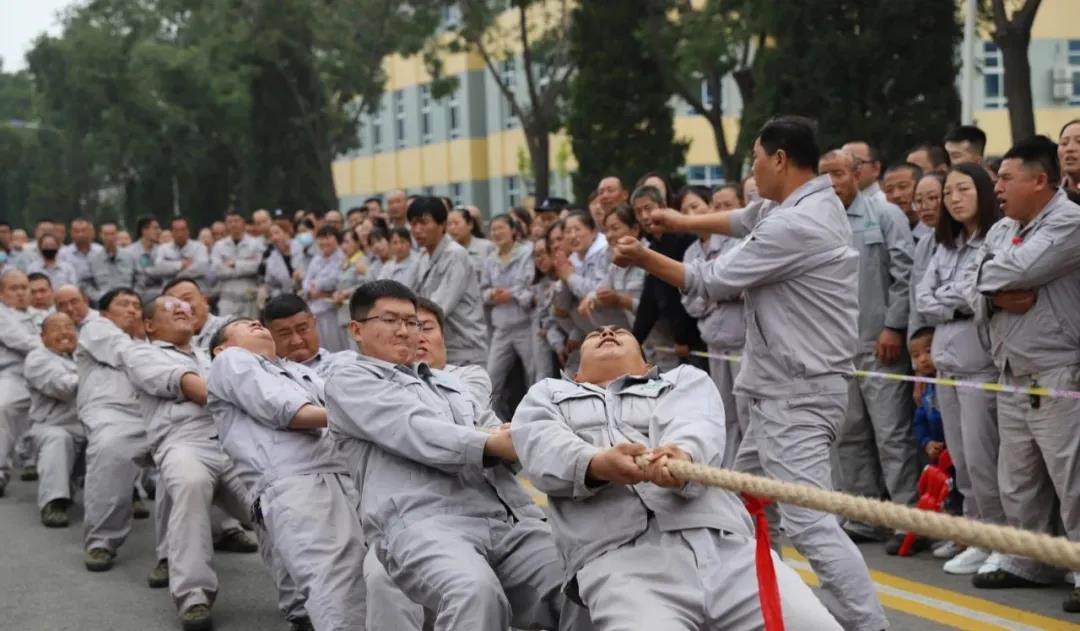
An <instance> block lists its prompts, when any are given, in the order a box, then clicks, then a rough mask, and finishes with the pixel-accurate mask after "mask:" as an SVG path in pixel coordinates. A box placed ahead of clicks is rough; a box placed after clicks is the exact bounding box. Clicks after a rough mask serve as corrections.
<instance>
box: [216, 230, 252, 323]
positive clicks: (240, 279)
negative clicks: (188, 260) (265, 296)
mask: <svg viewBox="0 0 1080 631" xmlns="http://www.w3.org/2000/svg"><path fill="white" fill-rule="evenodd" d="M262 253H263V251H262V247H261V246H260V245H259V242H258V241H256V240H255V239H252V238H251V237H249V236H247V235H244V237H243V238H241V239H240V240H239V241H233V239H232V237H225V238H224V239H221V240H220V241H218V242H217V243H215V244H214V248H213V250H212V251H211V252H210V271H211V273H212V274H213V275H214V278H215V279H216V280H217V282H218V292H219V294H220V298H218V313H220V314H221V315H223V316H244V317H248V318H254V317H256V316H257V315H258V314H257V313H256V308H255V298H256V296H257V294H258V285H259V278H258V276H259V264H260V263H262ZM230 261H231V262H232V265H231V266H230V265H228V262H230Z"/></svg>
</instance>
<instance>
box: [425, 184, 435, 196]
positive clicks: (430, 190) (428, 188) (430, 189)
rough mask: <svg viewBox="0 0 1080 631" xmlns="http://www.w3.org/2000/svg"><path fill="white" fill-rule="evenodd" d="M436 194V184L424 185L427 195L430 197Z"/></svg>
mask: <svg viewBox="0 0 1080 631" xmlns="http://www.w3.org/2000/svg"><path fill="white" fill-rule="evenodd" d="M434 194H435V187H434V186H425V187H424V195H427V196H428V197H431V196H432V195H434Z"/></svg>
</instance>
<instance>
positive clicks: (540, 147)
mask: <svg viewBox="0 0 1080 631" xmlns="http://www.w3.org/2000/svg"><path fill="white" fill-rule="evenodd" d="M523 129H524V131H525V144H526V145H527V146H528V148H529V161H530V162H531V163H532V172H533V185H534V186H535V189H536V190H534V191H533V195H534V196H535V197H536V203H537V204H538V205H539V204H540V203H542V202H543V201H544V200H545V199H547V197H548V192H549V188H550V185H551V184H550V180H551V165H550V163H549V161H548V159H549V154H550V146H551V138H550V137H549V136H548V131H547V127H546V126H544V125H538V126H537V128H529V127H525V128H523Z"/></svg>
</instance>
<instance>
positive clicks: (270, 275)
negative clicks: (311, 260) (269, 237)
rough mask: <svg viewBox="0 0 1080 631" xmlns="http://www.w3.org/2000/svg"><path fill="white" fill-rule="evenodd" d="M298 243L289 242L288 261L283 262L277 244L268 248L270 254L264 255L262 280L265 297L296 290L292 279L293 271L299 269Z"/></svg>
mask: <svg viewBox="0 0 1080 631" xmlns="http://www.w3.org/2000/svg"><path fill="white" fill-rule="evenodd" d="M299 249H300V245H299V244H298V243H296V242H295V241H290V242H289V250H290V251H289V263H288V264H286V263H285V257H284V256H283V255H282V254H281V250H279V249H278V248H277V246H273V247H271V248H270V254H269V255H268V256H267V257H266V259H265V263H266V267H265V268H264V270H263V277H262V282H263V284H264V285H266V290H267V298H273V297H274V296H280V295H281V294H291V293H293V292H295V291H296V281H294V280H293V272H295V271H297V270H299V269H300V265H299V263H300V258H301V257H300V256H298V253H299Z"/></svg>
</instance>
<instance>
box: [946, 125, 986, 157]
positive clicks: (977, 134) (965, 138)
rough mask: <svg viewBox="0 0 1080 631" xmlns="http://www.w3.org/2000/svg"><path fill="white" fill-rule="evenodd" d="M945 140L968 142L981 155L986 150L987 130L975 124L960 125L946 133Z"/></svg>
mask: <svg viewBox="0 0 1080 631" xmlns="http://www.w3.org/2000/svg"><path fill="white" fill-rule="evenodd" d="M945 142H967V143H971V146H972V147H973V148H974V149H975V153H978V154H979V155H980V156H981V155H982V154H983V151H985V150H986V132H984V131H983V130H981V129H979V128H978V127H976V126H974V125H959V126H957V127H953V128H952V129H950V130H949V133H947V134H945Z"/></svg>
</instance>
